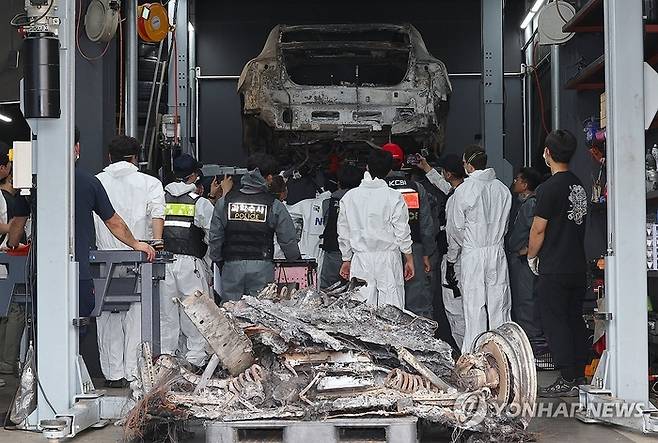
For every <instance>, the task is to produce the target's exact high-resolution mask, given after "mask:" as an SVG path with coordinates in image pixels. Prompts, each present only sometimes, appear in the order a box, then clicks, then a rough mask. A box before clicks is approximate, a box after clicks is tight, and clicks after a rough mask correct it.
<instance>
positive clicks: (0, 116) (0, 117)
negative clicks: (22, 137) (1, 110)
mask: <svg viewBox="0 0 658 443" xmlns="http://www.w3.org/2000/svg"><path fill="white" fill-rule="evenodd" d="M0 121H3V122H6V123H11V122H12V121H13V120H12V119H11V117H7V116H6V115H4V114H0Z"/></svg>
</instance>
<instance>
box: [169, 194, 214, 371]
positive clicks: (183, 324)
mask: <svg viewBox="0 0 658 443" xmlns="http://www.w3.org/2000/svg"><path fill="white" fill-rule="evenodd" d="M165 191H166V192H168V193H169V194H171V195H173V196H174V197H179V196H181V195H185V194H190V193H192V194H193V193H194V192H196V186H195V185H194V184H186V183H180V182H178V183H170V184H168V185H167V186H166V187H165ZM195 195H196V194H195ZM194 206H195V211H194V224H195V225H196V226H198V227H199V228H201V229H203V231H204V240H203V241H204V242H205V243H206V244H208V233H209V231H210V220H211V219H212V213H213V211H214V210H215V207H214V206H213V204H212V203H210V201H209V200H207V199H205V198H199V199H198V200H197V201H196V203H195V205H194ZM166 229H167V221H166V220H165V230H166ZM166 249H167V245H166V244H165V250H166ZM174 259H175V260H174V262H173V263H167V268H166V274H165V279H164V280H163V281H162V282H160V342H161V347H162V353H163V354H170V355H176V354H177V353H178V354H181V353H182V351H183V349H182V348H183V346H181V343H180V342H179V339H180V338H181V337H180V336H181V334H182V335H183V337H184V342H183V343H182V344H183V345H185V346H184V348H186V351H185V358H186V359H187V361H189V362H190V363H192V364H195V365H197V366H201V365H203V363H204V362H205V360H206V341H205V339H204V338H203V336H202V335H201V334H200V333H199V331H198V330H197V328H196V326H194V324H193V323H192V321H191V320H190V319H189V317H188V316H187V314H185V312H184V311H183V309H182V308H181V307H180V305H179V304H178V303H177V302H176V299H181V298H184V297H187V296H191V295H193V294H194V293H195V292H196V291H201V292H203V293H204V294H208V295H209V296H211V297H212V293H211V292H210V289H209V285H208V278H207V275H208V273H209V272H210V270H209V269H207V267H206V262H205V260H203V259H199V258H196V257H193V256H191V255H180V254H174Z"/></svg>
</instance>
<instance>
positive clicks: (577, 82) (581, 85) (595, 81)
mask: <svg viewBox="0 0 658 443" xmlns="http://www.w3.org/2000/svg"><path fill="white" fill-rule="evenodd" d="M565 88H567V89H576V90H578V91H604V90H605V56H603V55H602V56H601V57H599V58H597V59H596V60H594V61H593V62H592V63H590V64H589V65H587V66H586V67H585V68H583V69H582V70H581V71H580V72H579V73H578V74H577V75H576V76H575V77H574V78H572V79H571V80H569V81H568V82H567V84H566V85H565Z"/></svg>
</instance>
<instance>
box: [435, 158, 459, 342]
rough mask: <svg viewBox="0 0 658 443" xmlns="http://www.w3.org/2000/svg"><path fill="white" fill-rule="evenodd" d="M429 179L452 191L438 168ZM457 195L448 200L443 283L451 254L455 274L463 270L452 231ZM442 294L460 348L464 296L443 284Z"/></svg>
mask: <svg viewBox="0 0 658 443" xmlns="http://www.w3.org/2000/svg"><path fill="white" fill-rule="evenodd" d="M426 176H427V179H428V180H429V181H430V183H432V184H433V185H434V186H436V187H437V188H438V189H439V190H440V191H441V192H443V193H444V194H446V195H448V194H450V192H451V191H452V185H450V183H449V182H448V181H447V180H446V179H445V178H444V177H443V175H441V174H440V173H439V172H438V171H437V170H436V169H432V170H430V172H428V173H427V174H426ZM454 201H455V196H454V195H452V196H451V197H450V198H448V201H447V202H446V237H447V240H448V253H447V254H445V255H444V256H443V260H441V285H445V284H446V283H447V282H446V269H447V265H448V257H449V256H451V257H452V260H453V261H451V263H454V264H455V274H456V275H458V276H459V275H460V272H461V260H460V258H461V257H460V255H459V249H460V246H459V244H457V241H456V239H455V237H454V236H453V235H450V233H453V234H454V232H455V227H454V210H455V203H454ZM460 291H461V292H462V294H463V290H462V289H461V282H460ZM441 295H442V297H443V306H444V307H445V311H446V316H447V317H448V323H450V330H451V331H452V337H453V338H454V339H455V342H456V343H457V346H459V347H460V348H462V347H463V343H464V333H465V330H466V324H465V320H464V297H463V295H462V297H457V298H455V294H454V293H453V291H452V289H450V288H446V287H445V286H442V288H441Z"/></svg>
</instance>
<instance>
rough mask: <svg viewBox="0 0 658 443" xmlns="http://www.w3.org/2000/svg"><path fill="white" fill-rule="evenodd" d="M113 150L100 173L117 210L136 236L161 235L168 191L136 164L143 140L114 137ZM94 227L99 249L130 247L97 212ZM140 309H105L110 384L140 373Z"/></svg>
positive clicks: (102, 336)
mask: <svg viewBox="0 0 658 443" xmlns="http://www.w3.org/2000/svg"><path fill="white" fill-rule="evenodd" d="M109 153H110V162H111V164H110V165H109V166H108V167H106V168H105V169H104V170H103V172H101V173H100V174H98V175H97V177H98V180H100V182H101V184H102V185H103V188H105V191H106V192H107V195H108V197H109V198H110V202H111V203H112V206H114V209H115V211H116V212H117V214H119V215H120V216H121V218H123V220H124V221H125V222H126V225H127V226H128V228H130V230H131V231H132V233H133V235H134V236H135V237H136V238H138V239H142V240H148V239H156V240H158V239H162V229H163V223H164V209H165V200H164V190H163V189H162V184H161V183H160V181H159V180H158V179H157V178H155V177H151V176H150V175H147V174H143V173H141V172H139V170H138V168H137V166H136V164H137V155H138V154H139V142H138V141H137V140H135V139H134V138H132V137H127V136H118V137H115V138H114V139H113V140H112V141H111V142H110V146H109ZM94 226H95V229H96V246H97V248H98V249H99V250H108V249H127V246H126V245H125V244H123V243H122V242H120V241H119V240H117V239H116V238H115V237H114V235H112V233H111V232H110V230H109V229H108V228H107V227H106V226H105V223H104V222H103V221H102V220H101V219H100V218H99V217H98V216H97V215H94ZM115 272H119V273H120V272H125V270H121V269H117V270H116V271H115ZM141 312H142V310H141V304H140V303H132V304H131V305H130V309H128V311H121V312H108V311H102V312H101V314H100V316H99V317H98V318H97V319H96V325H97V328H98V351H99V354H100V363H101V369H102V371H103V375H104V376H105V379H106V380H107V382H108V385H109V386H120V385H122V384H123V383H125V381H124V380H127V381H132V380H134V379H135V378H136V376H137V357H138V352H139V345H140V343H141V340H142V332H141Z"/></svg>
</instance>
